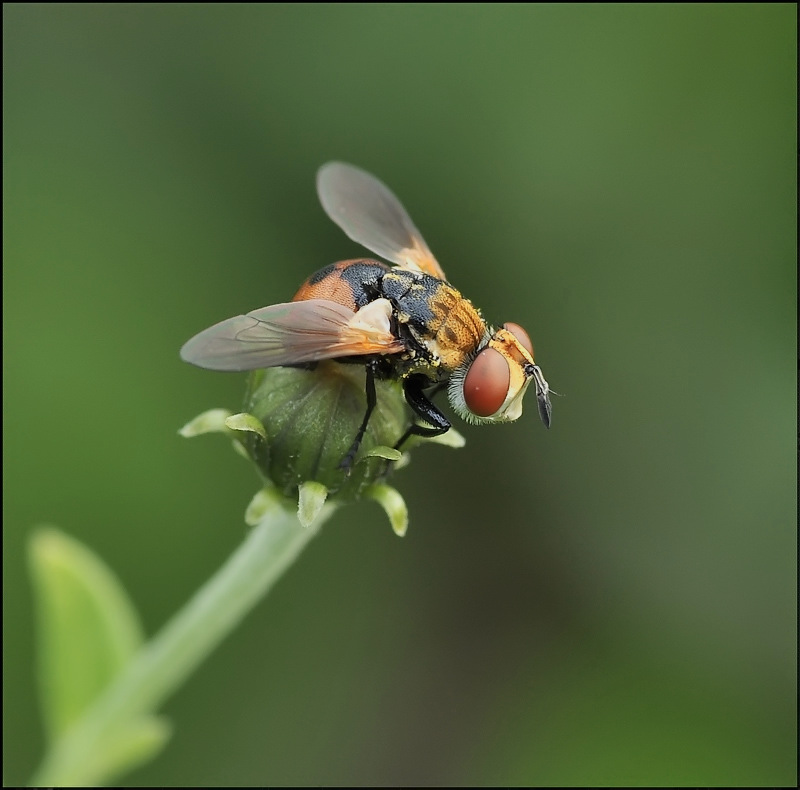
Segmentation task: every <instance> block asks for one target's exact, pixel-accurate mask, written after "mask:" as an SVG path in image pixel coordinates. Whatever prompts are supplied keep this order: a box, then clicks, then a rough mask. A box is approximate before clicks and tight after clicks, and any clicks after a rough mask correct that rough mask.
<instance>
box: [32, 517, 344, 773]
mask: <svg viewBox="0 0 800 790" xmlns="http://www.w3.org/2000/svg"><path fill="white" fill-rule="evenodd" d="M332 510H333V508H331V507H326V508H324V509H323V512H322V513H321V514H320V516H319V518H318V519H317V521H316V522H315V523H314V526H313V528H305V527H301V526H300V524H299V523H298V521H297V516H296V514H295V513H294V512H289V511H287V510H286V509H285V508H284V507H282V506H278V505H276V506H275V507H273V508H271V509H270V510H269V511H268V512H267V513H266V514H265V515H264V517H263V518H262V520H261V521H260V522H259V524H258V525H257V526H256V527H254V528H253V529H252V531H251V532H250V533H249V534H248V536H247V538H246V539H245V541H244V543H243V544H242V545H241V546H240V547H239V548H238V549H237V550H236V551H235V552H234V553H233V555H232V556H231V557H230V559H229V560H228V561H227V562H226V563H225V564H224V565H223V566H222V568H220V570H219V571H218V572H217V573H216V574H215V575H214V576H212V577H211V579H209V580H208V582H206V584H205V585H203V587H201V588H200V589H199V590H198V591H197V593H196V594H195V595H194V597H193V598H191V600H189V602H188V603H187V604H186V605H185V606H184V607H183V609H181V610H180V611H179V612H178V613H177V614H176V615H175V616H174V617H173V618H172V619H171V620H170V621H169V622H168V623H167V624H166V625H165V626H164V627H163V628H162V630H161V631H160V633H158V634H156V636H154V637H153V639H151V640H150V641H149V642H148V643H147V644H145V645H144V646H143V647H142V649H141V650H140V651H139V652H138V653H137V654H136V655H135V656H134V657H133V659H132V660H131V662H130V663H129V664H128V665H127V666H126V667H125V669H124V670H123V671H122V672H121V673H120V675H119V677H118V678H117V679H116V680H115V681H114V683H113V684H112V685H111V686H110V687H109V688H108V689H107V691H106V692H105V693H104V694H103V695H102V696H101V697H100V698H99V699H98V700H97V702H96V703H95V704H94V705H93V706H92V707H91V708H90V710H89V711H87V713H86V715H85V716H84V717H83V718H82V719H81V720H80V721H79V722H78V723H77V724H76V725H75V726H74V727H73V728H72V729H71V730H70V731H69V733H68V734H67V735H66V736H65V737H63V738H62V739H60V740H59V741H57V742H56V743H54V744H52V747H51V749H50V750H49V751H48V753H47V754H46V755H45V758H44V760H43V762H42V764H41V766H40V767H39V769H38V771H37V772H36V774H35V775H34V777H33V778H32V780H31V784H32V785H34V786H40V787H41V786H54V785H55V786H59V785H73V786H75V785H84V784H94V783H98V782H102V781H103V780H104V779H105V778H106V777H98V776H97V775H96V771H95V769H94V768H92V766H93V765H96V764H97V753H98V750H99V749H102V744H103V743H105V742H107V739H108V737H109V733H114V732H116V731H117V730H118V729H119V727H120V726H124V724H125V723H126V722H130V721H131V720H133V719H135V718H137V717H139V716H142V715H146V714H150V713H152V712H153V711H155V710H156V709H157V708H158V706H159V705H160V704H161V703H162V702H163V701H164V700H165V699H166V698H167V697H168V696H169V695H170V694H171V693H172V692H173V691H175V690H176V689H177V688H178V687H179V686H180V685H181V684H182V683H183V682H184V681H185V680H186V679H187V678H188V677H189V675H190V674H191V673H192V670H194V669H195V667H197V666H198V665H199V664H200V663H201V662H202V661H203V659H204V658H205V657H206V656H207V655H209V653H211V651H212V650H213V649H214V648H215V647H216V646H217V644H219V643H220V642H221V641H222V640H223V639H224V638H225V636H227V634H228V633H229V632H230V631H231V630H232V629H233V628H234V627H235V626H236V625H237V624H238V623H239V621H240V620H241V619H242V618H243V617H244V616H245V614H247V612H248V611H250V609H252V608H253V606H255V604H256V603H257V602H258V601H259V600H260V599H261V598H262V597H263V596H264V595H265V594H266V593H267V592H268V591H269V589H270V588H271V587H272V585H273V584H274V583H275V581H277V579H279V578H280V576H281V575H282V574H283V572H284V571H285V570H286V569H287V568H288V567H289V566H290V565H291V564H292V562H293V561H294V560H295V558H296V557H297V556H298V555H299V554H300V552H301V551H302V549H303V548H304V547H305V545H306V543H308V542H309V540H311V538H312V537H313V536H314V535H315V534H316V532H317V531H318V529H319V526H320V524H321V523H322V522H323V521H324V520H325V518H327V516H328V515H329V514H330V513H331V512H332Z"/></svg>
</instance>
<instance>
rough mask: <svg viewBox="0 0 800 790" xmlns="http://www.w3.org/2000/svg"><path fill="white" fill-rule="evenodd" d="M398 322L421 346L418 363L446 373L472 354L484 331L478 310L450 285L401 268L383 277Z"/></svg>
mask: <svg viewBox="0 0 800 790" xmlns="http://www.w3.org/2000/svg"><path fill="white" fill-rule="evenodd" d="M381 290H382V292H383V294H384V295H385V296H386V297H387V298H389V299H391V300H392V303H393V304H394V306H395V316H396V319H397V322H398V324H399V325H400V326H401V327H403V329H404V330H405V331H406V332H408V334H409V335H410V336H411V337H412V338H413V341H414V343H415V344H416V345H418V346H421V347H422V354H421V355H420V365H422V366H423V367H425V366H429V367H431V368H440V369H441V370H442V372H447V373H449V372H450V371H452V370H455V369H456V368H457V367H458V366H459V365H461V364H462V363H463V361H464V360H465V359H466V357H467V356H469V355H470V354H472V353H474V351H475V349H476V348H477V347H478V345H479V344H480V342H481V339H482V338H483V335H484V333H485V331H486V325H485V324H484V322H483V319H482V318H481V316H480V313H478V311H477V310H476V309H475V308H474V307H473V306H472V303H471V302H470V301H469V300H468V299H465V298H464V297H463V296H462V295H461V294H460V293H459V291H457V290H456V289H455V288H453V286H452V285H450V284H449V283H447V282H445V281H444V280H439V279H438V278H436V277H431V276H429V275H426V274H419V273H414V272H408V271H403V270H394V271H391V272H389V273H388V274H387V275H385V276H384V278H383V280H382V283H381Z"/></svg>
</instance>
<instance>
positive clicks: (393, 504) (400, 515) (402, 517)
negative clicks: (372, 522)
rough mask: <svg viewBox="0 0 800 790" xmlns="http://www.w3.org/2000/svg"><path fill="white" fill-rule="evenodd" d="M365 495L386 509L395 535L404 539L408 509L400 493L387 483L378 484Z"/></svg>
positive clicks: (371, 487)
mask: <svg viewBox="0 0 800 790" xmlns="http://www.w3.org/2000/svg"><path fill="white" fill-rule="evenodd" d="M364 494H365V496H367V497H369V498H370V499H374V500H375V501H376V502H377V503H378V504H379V505H380V506H381V507H382V508H383V509H384V511H385V513H386V515H387V516H388V517H389V523H390V524H391V525H392V529H393V530H394V534H395V535H397V536H398V537H400V538H402V537H403V535H405V534H406V530H407V529H408V507H407V506H406V503H405V500H404V499H403V497H402V496H401V495H400V492H399V491H398V490H397V489H395V488H392V487H391V486H388V485H386V484H385V483H376V484H375V485H372V486H370V487H369V488H368V489H367V490H366V491H365V492H364Z"/></svg>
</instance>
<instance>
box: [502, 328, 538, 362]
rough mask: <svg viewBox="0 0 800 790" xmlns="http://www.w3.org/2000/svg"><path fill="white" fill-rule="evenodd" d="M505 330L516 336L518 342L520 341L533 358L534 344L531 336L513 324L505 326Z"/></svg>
mask: <svg viewBox="0 0 800 790" xmlns="http://www.w3.org/2000/svg"><path fill="white" fill-rule="evenodd" d="M503 329H507V330H508V331H509V332H511V334H512V335H514V337H515V338H517V340H519V343H520V345H521V346H522V347H523V348H524V349H525V350H526V351H527V352H528V353H529V354H530V355H531V356H533V343H531V338H530V335H528V333H527V332H526V331H525V330H524V329H523V328H522V327H521V326H520V325H519V324H513V323H511V322H509V323H507V324H503Z"/></svg>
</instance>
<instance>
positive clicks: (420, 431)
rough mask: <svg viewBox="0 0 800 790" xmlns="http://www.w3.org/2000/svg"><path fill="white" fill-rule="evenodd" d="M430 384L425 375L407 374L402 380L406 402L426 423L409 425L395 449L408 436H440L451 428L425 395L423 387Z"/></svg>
mask: <svg viewBox="0 0 800 790" xmlns="http://www.w3.org/2000/svg"><path fill="white" fill-rule="evenodd" d="M428 386H430V382H429V381H428V379H427V378H426V377H425V376H422V375H416V376H409V377H408V378H407V379H405V380H404V381H403V392H404V393H405V396H406V402H407V403H408V405H409V406H410V407H411V408H412V409H413V411H414V412H415V413H416V414H417V415H419V416H420V417H421V418H422V419H423V420H425V422H427V423H428V425H417V424H416V423H413V424H412V425H411V427H410V428H409V429H408V430H407V431H406V432H405V433H404V434H403V435H402V437H401V438H400V441H399V442H398V443H397V444H396V445H395V446H394V448H395V450H399V449H400V447H402V445H403V444H404V442H406V441H407V440H408V438H409V437H410V436H428V437H431V436H440V435H441V434H443V433H447V431H449V430H450V428H451V423H450V421H449V420H448V419H447V417H445V416H444V414H442V413H441V412H440V411H439V409H437V408H436V406H434V405H433V404H432V403H431V402H430V400H429V399H428V397H427V395H425V392H424V390H425V388H426V387H428Z"/></svg>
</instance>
